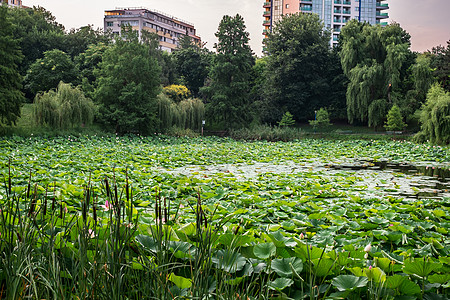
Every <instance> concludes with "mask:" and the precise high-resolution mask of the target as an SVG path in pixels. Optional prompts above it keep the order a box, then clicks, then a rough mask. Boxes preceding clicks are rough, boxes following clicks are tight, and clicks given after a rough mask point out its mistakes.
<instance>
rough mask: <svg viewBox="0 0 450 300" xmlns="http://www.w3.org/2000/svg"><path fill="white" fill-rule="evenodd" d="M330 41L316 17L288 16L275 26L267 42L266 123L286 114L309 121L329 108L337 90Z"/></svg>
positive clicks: (309, 15)
mask: <svg viewBox="0 0 450 300" xmlns="http://www.w3.org/2000/svg"><path fill="white" fill-rule="evenodd" d="M329 41H330V34H329V32H327V31H325V30H324V26H323V23H322V21H321V20H320V18H319V16H318V15H316V14H292V15H287V16H284V17H283V18H282V19H281V21H279V22H277V23H276V24H275V25H274V29H273V32H272V33H271V34H269V36H268V38H267V40H266V49H267V53H268V57H267V72H266V78H267V80H266V84H265V93H264V96H265V99H266V101H267V104H266V106H267V108H266V109H265V112H266V113H265V114H264V115H263V119H264V121H266V122H269V123H274V122H276V121H277V120H279V119H280V118H281V115H282V114H283V112H284V111H290V112H291V113H292V115H293V116H294V117H295V118H296V119H297V120H299V121H302V120H303V121H305V120H307V119H308V117H310V116H311V115H314V110H315V109H317V108H319V107H324V106H328V105H329V96H330V94H333V93H334V88H335V86H332V85H330V82H331V81H332V78H331V77H330V76H329V75H330V74H331V73H330V66H331V63H332V59H331V58H330V55H331V54H332V53H331V51H330V45H329ZM336 75H337V74H333V77H336ZM336 86H337V85H336Z"/></svg>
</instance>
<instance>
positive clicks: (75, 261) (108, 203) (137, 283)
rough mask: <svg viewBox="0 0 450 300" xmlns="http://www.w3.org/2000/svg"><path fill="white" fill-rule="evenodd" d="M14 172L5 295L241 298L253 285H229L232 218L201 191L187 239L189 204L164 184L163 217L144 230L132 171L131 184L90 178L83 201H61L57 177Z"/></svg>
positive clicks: (5, 216) (5, 220) (0, 287)
mask: <svg viewBox="0 0 450 300" xmlns="http://www.w3.org/2000/svg"><path fill="white" fill-rule="evenodd" d="M11 178H12V176H11V174H9V178H7V179H6V180H5V181H4V182H5V187H4V188H5V191H6V199H3V200H2V201H1V202H0V204H1V206H0V208H1V211H0V252H1V256H0V298H3V297H5V298H6V299H27V298H31V299H180V298H182V299H238V297H237V296H236V295H247V294H248V295H250V294H252V293H253V292H254V290H252V289H249V288H248V287H246V286H244V285H236V286H231V285H229V284H226V282H227V280H229V279H230V274H229V273H228V272H226V271H225V270H223V269H220V268H218V267H217V266H216V264H215V263H214V261H213V257H215V253H216V251H217V249H216V247H217V245H218V242H217V241H218V237H219V236H218V234H217V231H218V228H222V227H223V226H224V224H225V222H226V221H225V220H215V219H214V211H213V212H205V211H204V209H203V205H202V201H201V199H200V193H198V199H197V203H196V204H195V205H192V204H191V205H192V206H191V210H192V214H193V215H195V222H194V223H193V225H192V226H193V228H192V232H189V233H187V235H185V236H184V237H182V238H181V240H180V239H177V238H175V231H174V229H173V226H172V225H173V224H174V223H175V222H176V221H177V217H178V212H179V209H180V207H179V206H176V205H175V204H172V203H171V202H170V201H169V199H166V198H164V197H162V196H161V193H160V192H159V191H157V192H156V193H155V199H154V208H153V215H154V223H153V225H151V226H147V227H146V228H145V229H143V228H144V227H142V226H141V225H142V224H140V222H139V214H138V213H137V211H136V209H135V207H134V202H135V199H134V196H133V190H132V186H131V184H130V183H129V182H128V177H127V176H126V180H125V183H123V184H122V185H123V186H122V187H120V186H119V184H118V183H117V182H116V180H115V176H113V177H112V178H105V179H104V181H103V182H101V183H97V185H95V184H94V183H91V182H89V183H88V184H87V185H86V186H85V187H84V195H83V199H82V201H81V203H80V206H79V207H78V208H75V207H71V206H69V205H68V204H67V203H66V202H65V201H62V200H59V199H58V197H57V195H58V190H57V188H56V186H55V185H49V186H47V187H45V188H41V187H39V186H38V185H37V184H34V185H33V184H32V174H31V172H30V178H29V182H28V185H27V187H26V188H24V189H20V188H14V186H13V182H12V179H11ZM99 191H100V192H99ZM100 202H104V205H100V204H99V203H100ZM178 235H180V233H178ZM235 249H236V248H235V247H231V248H230V249H229V251H234V250H235ZM226 263H227V264H231V265H232V264H233V263H234V261H227V262H226ZM258 288H259V290H260V291H259V292H260V293H261V291H262V290H263V288H262V287H261V286H259V287H258ZM208 295H209V296H208ZM260 299H263V298H260Z"/></svg>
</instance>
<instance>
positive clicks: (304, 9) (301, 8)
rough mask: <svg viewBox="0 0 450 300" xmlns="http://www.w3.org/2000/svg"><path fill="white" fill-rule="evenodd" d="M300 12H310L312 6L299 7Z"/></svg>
mask: <svg viewBox="0 0 450 300" xmlns="http://www.w3.org/2000/svg"><path fill="white" fill-rule="evenodd" d="M300 10H301V11H312V6H302V7H300Z"/></svg>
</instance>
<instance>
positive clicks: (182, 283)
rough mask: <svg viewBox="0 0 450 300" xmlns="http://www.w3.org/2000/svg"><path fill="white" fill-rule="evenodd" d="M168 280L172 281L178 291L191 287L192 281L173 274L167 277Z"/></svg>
mask: <svg viewBox="0 0 450 300" xmlns="http://www.w3.org/2000/svg"><path fill="white" fill-rule="evenodd" d="M169 280H170V281H172V282H173V283H174V284H175V285H176V286H177V287H178V288H179V289H188V288H190V287H191V286H192V280H191V279H190V278H185V277H182V276H177V275H175V274H174V273H171V274H170V275H169Z"/></svg>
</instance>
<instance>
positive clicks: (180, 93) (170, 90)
mask: <svg viewBox="0 0 450 300" xmlns="http://www.w3.org/2000/svg"><path fill="white" fill-rule="evenodd" d="M163 92H164V94H166V95H167V97H169V98H170V99H172V101H175V102H177V103H178V102H181V101H183V100H186V99H188V98H189V97H190V96H191V92H190V91H189V90H188V88H187V87H185V86H184V85H176V84H172V85H169V86H166V87H164V88H163Z"/></svg>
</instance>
